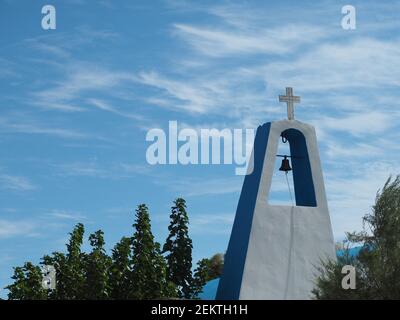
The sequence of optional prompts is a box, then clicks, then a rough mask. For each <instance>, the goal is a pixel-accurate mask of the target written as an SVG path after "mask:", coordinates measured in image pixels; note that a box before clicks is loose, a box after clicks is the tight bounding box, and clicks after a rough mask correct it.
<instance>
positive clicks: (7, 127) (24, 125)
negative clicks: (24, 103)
mask: <svg viewBox="0 0 400 320" xmlns="http://www.w3.org/2000/svg"><path fill="white" fill-rule="evenodd" d="M25 121H26V122H21V120H18V121H16V120H13V119H10V118H9V117H0V131H1V132H11V133H24V134H39V135H49V136H56V137H60V138H66V139H82V138H87V135H86V134H84V133H82V132H79V131H78V130H73V129H66V128H58V127H54V125H47V124H43V123H39V122H37V121H34V120H31V119H25Z"/></svg>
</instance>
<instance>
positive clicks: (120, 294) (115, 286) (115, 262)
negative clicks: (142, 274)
mask: <svg viewBox="0 0 400 320" xmlns="http://www.w3.org/2000/svg"><path fill="white" fill-rule="evenodd" d="M131 245H132V238H128V237H123V238H122V239H121V240H120V242H118V243H117V244H116V245H115V247H114V249H113V250H112V265H111V268H110V289H111V298H112V299H127V298H128V297H129V290H130V287H131V284H130V279H129V273H130V261H131Z"/></svg>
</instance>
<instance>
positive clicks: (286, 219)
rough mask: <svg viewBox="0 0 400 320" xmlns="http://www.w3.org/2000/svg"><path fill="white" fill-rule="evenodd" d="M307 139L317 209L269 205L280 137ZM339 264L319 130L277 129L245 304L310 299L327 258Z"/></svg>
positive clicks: (257, 213)
mask: <svg viewBox="0 0 400 320" xmlns="http://www.w3.org/2000/svg"><path fill="white" fill-rule="evenodd" d="M289 128H294V129H297V130H299V131H301V132H302V133H303V135H304V137H305V139H306V144H307V149H308V154H309V160H310V166H311V173H312V179H313V182H314V188H315V196H316V201H317V206H316V207H302V206H294V207H292V206H277V205H270V204H268V202H267V199H268V193H269V191H270V187H271V181H272V175H273V171H274V163H275V157H276V152H277V148H278V143H279V139H280V134H281V132H283V131H284V130H286V129H289ZM327 257H330V258H332V259H335V258H336V255H335V248H334V241H333V234H332V227H331V222H330V217H329V211H328V206H327V200H326V194H325V187H324V181H323V176H322V169H321V163H320V158H319V152H318V146H317V140H316V134H315V130H314V128H313V127H312V126H310V125H307V124H304V123H301V122H299V121H296V120H282V121H277V122H273V123H272V124H271V129H270V134H269V139H268V146H267V150H266V153H265V159H264V165H263V172H262V176H261V182H260V188H259V192H258V195H257V201H256V206H255V210H254V215H253V221H252V228H251V233H250V239H249V244H248V250H247V256H246V260H245V266H244V271H243V278H242V284H241V288H240V299H309V298H310V293H311V290H312V288H313V287H314V279H315V277H316V274H317V270H316V266H317V265H318V264H319V263H320V259H321V258H327Z"/></svg>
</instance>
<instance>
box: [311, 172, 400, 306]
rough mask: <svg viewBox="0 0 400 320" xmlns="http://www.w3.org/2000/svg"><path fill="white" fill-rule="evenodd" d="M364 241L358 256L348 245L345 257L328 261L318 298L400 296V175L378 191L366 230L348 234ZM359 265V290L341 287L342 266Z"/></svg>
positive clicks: (316, 292)
mask: <svg viewBox="0 0 400 320" xmlns="http://www.w3.org/2000/svg"><path fill="white" fill-rule="evenodd" d="M347 239H348V243H349V244H351V245H357V244H361V246H362V248H361V251H360V253H359V254H358V256H357V257H356V258H351V257H350V254H349V247H347V248H346V249H345V255H344V258H340V259H338V261H325V262H324V263H323V265H322V267H321V268H320V272H321V275H320V276H319V277H318V278H317V281H316V288H315V289H314V291H313V293H314V296H315V298H317V299H400V177H399V176H397V177H396V178H395V179H392V178H391V177H390V178H389V179H388V180H387V181H386V183H385V185H384V187H383V189H382V190H380V191H378V192H377V195H376V199H375V204H374V206H373V207H372V212H371V213H369V214H366V215H365V216H364V217H363V231H361V232H353V233H348V234H347ZM345 264H350V265H353V266H355V268H356V275H357V278H356V289H355V290H343V289H342V288H341V279H342V278H343V275H342V274H341V270H342V266H343V265H345Z"/></svg>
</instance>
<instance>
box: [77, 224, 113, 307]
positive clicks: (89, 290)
mask: <svg viewBox="0 0 400 320" xmlns="http://www.w3.org/2000/svg"><path fill="white" fill-rule="evenodd" d="M89 242H90V245H91V246H92V248H93V250H92V252H91V253H89V254H88V255H87V257H86V260H85V270H86V281H85V290H84V292H85V297H86V299H90V300H99V299H107V298H108V297H109V294H110V291H111V290H110V288H109V282H108V281H109V269H110V266H111V262H112V261H111V258H110V257H109V256H108V255H107V254H106V250H105V249H104V244H105V242H104V233H103V231H101V230H98V231H96V232H95V233H93V234H91V235H90V236H89Z"/></svg>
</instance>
